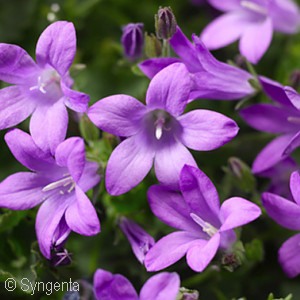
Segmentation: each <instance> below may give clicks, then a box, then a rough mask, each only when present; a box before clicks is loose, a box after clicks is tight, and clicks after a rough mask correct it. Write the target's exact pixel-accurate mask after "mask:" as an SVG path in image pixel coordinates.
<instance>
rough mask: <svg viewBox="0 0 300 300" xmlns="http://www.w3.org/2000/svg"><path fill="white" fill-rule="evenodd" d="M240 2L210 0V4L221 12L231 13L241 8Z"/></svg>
mask: <svg viewBox="0 0 300 300" xmlns="http://www.w3.org/2000/svg"><path fill="white" fill-rule="evenodd" d="M240 2H241V1H240V0H226V1H220V0H208V3H209V4H210V5H212V6H213V7H215V8H216V9H219V10H221V11H231V10H235V9H238V8H240V7H241V4H240Z"/></svg>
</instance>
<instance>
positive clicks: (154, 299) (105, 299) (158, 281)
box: [94, 269, 180, 300]
mask: <svg viewBox="0 0 300 300" xmlns="http://www.w3.org/2000/svg"><path fill="white" fill-rule="evenodd" d="M179 288H180V278H179V276H178V274H177V273H167V272H164V273H159V274H156V275H154V276H152V277H151V278H150V279H148V280H147V281H146V283H145V284H144V286H143V287H142V289H141V291H140V295H138V294H137V292H136V290H135V288H134V287H133V285H132V284H131V282H130V281H129V280H128V279H127V278H126V277H124V276H123V275H120V274H112V273H110V272H108V271H105V270H102V269H98V270H97V271H96V272H95V274H94V294H95V296H96V299H97V300H176V297H177V295H178V293H179Z"/></svg>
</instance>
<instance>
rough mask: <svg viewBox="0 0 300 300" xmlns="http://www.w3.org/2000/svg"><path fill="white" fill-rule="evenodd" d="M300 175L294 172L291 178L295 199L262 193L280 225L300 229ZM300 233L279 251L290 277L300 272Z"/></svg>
mask: <svg viewBox="0 0 300 300" xmlns="http://www.w3.org/2000/svg"><path fill="white" fill-rule="evenodd" d="M299 187H300V175H299V172H297V171H296V172H294V173H293V174H292V175H291V179H290V189H291V193H292V195H293V199H294V201H290V200H288V199H285V198H282V197H280V196H278V195H275V194H271V193H264V194H263V195H262V202H263V205H264V207H265V208H266V211H267V213H268V215H269V216H270V217H271V218H272V219H273V220H275V221H276V222H277V223H278V224H279V225H281V226H283V227H285V228H288V229H291V230H300V189H299ZM299 250H300V233H298V234H296V235H294V236H293V237H291V238H289V239H288V240H287V241H286V242H285V243H283V245H282V246H281V248H280V249H279V252H278V259H279V262H280V264H281V266H282V268H283V270H284V272H285V273H286V274H287V276H289V277H295V276H297V275H299V274H300V251H299Z"/></svg>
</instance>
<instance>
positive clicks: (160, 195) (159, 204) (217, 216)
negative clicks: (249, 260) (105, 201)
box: [145, 166, 261, 272]
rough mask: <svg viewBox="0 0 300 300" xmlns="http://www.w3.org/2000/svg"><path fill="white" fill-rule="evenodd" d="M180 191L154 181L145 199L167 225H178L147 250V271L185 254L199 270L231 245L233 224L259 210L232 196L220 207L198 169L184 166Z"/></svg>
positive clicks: (246, 220) (243, 221)
mask: <svg viewBox="0 0 300 300" xmlns="http://www.w3.org/2000/svg"><path fill="white" fill-rule="evenodd" d="M180 189H181V193H177V192H175V191H172V190H170V189H169V188H167V187H165V186H162V185H156V186H152V187H150V189H149V191H148V199H149V204H150V207H151V210H152V212H153V213H154V214H155V215H156V216H157V217H158V218H159V219H160V220H162V221H163V222H165V223H166V224H167V225H169V226H172V227H174V228H177V229H179V230H180V231H176V232H173V233H171V234H169V235H167V236H165V237H163V238H162V239H161V240H159V241H158V242H157V243H156V244H155V245H154V246H153V247H152V248H151V249H150V250H149V252H148V253H147V255H146V258H145V266H146V268H147V270H148V271H159V270H162V269H164V268H166V267H168V266H170V265H172V264H174V263H175V262H176V261H178V260H179V259H181V258H182V257H183V256H184V255H187V263H188V265H189V266H190V267H191V268H192V269H193V270H194V271H196V272H202V271H203V270H204V269H205V268H206V267H207V265H208V264H209V263H210V261H211V260H212V259H213V257H214V256H215V254H216V252H217V250H218V249H219V248H221V249H226V250H227V249H230V246H231V245H232V244H233V242H234V241H235V239H236V236H235V233H234V231H233V229H234V228H236V227H239V226H242V225H245V224H247V223H249V222H251V221H253V220H255V219H256V218H258V217H259V216H260V214H261V211H260V209H259V207H258V206H257V205H255V204H253V203H251V202H249V201H247V200H245V199H243V198H240V197H233V198H230V199H228V200H226V201H225V202H224V203H223V204H222V205H221V207H220V201H219V197H218V193H217V190H216V188H215V187H214V185H213V183H212V182H211V181H210V179H209V178H208V177H207V176H206V175H205V174H204V173H203V172H202V171H201V170H199V169H197V168H195V167H192V166H184V167H183V169H182V171H181V174H180Z"/></svg>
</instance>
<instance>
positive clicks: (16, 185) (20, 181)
mask: <svg viewBox="0 0 300 300" xmlns="http://www.w3.org/2000/svg"><path fill="white" fill-rule="evenodd" d="M48 183H49V182H48V181H47V179H45V178H43V177H41V176H39V175H38V174H35V173H30V172H20V173H16V174H13V175H10V176H9V177H7V178H6V179H4V180H3V181H2V182H1V183H0V207H4V208H9V209H14V210H25V209H30V208H32V207H34V206H36V205H38V204H40V203H41V202H42V201H44V196H45V194H44V193H43V192H42V188H43V187H44V186H46V185H47V184H48Z"/></svg>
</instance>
